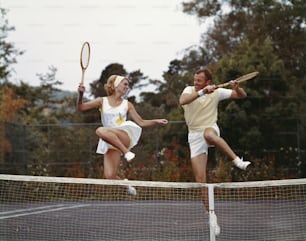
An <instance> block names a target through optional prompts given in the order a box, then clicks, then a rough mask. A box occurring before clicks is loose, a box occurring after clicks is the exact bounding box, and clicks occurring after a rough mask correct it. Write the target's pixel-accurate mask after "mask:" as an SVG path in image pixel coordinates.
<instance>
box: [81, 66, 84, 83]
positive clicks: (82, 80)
mask: <svg viewBox="0 0 306 241" xmlns="http://www.w3.org/2000/svg"><path fill="white" fill-rule="evenodd" d="M84 76H85V70H84V69H82V77H81V84H84Z"/></svg>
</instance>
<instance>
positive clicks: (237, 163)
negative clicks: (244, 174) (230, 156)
mask: <svg viewBox="0 0 306 241" xmlns="http://www.w3.org/2000/svg"><path fill="white" fill-rule="evenodd" d="M233 163H234V165H235V166H236V167H238V168H240V169H241V170H246V169H247V167H248V165H250V164H251V162H249V161H243V158H241V159H240V158H239V157H238V156H237V157H236V158H235V159H234V160H233Z"/></svg>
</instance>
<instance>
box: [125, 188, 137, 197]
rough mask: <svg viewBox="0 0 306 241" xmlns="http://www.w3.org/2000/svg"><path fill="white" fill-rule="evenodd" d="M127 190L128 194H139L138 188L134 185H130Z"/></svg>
mask: <svg viewBox="0 0 306 241" xmlns="http://www.w3.org/2000/svg"><path fill="white" fill-rule="evenodd" d="M127 192H128V194H130V195H132V196H136V195H137V191H136V188H135V187H133V186H128V189H127Z"/></svg>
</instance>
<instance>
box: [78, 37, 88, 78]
mask: <svg viewBox="0 0 306 241" xmlns="http://www.w3.org/2000/svg"><path fill="white" fill-rule="evenodd" d="M89 59H90V45H89V43H88V42H84V43H83V45H82V48H81V56H80V64H81V68H82V79H81V84H83V83H84V75H85V70H86V69H87V67H88V65H89Z"/></svg>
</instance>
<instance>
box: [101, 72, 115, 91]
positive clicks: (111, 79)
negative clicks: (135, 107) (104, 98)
mask: <svg viewBox="0 0 306 241" xmlns="http://www.w3.org/2000/svg"><path fill="white" fill-rule="evenodd" d="M116 78H117V75H111V76H110V77H108V79H107V82H106V84H104V89H105V91H106V93H107V95H112V94H113V93H114V92H115V87H114V82H115V79H116Z"/></svg>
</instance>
